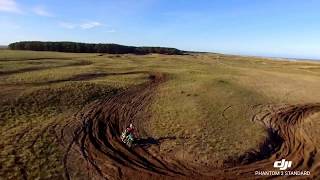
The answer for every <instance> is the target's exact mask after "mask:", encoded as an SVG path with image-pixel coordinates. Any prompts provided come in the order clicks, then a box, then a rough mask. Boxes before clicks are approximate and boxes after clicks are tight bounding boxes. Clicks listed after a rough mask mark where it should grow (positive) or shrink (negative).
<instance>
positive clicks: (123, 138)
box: [121, 131, 134, 148]
mask: <svg viewBox="0 0 320 180" xmlns="http://www.w3.org/2000/svg"><path fill="white" fill-rule="evenodd" d="M126 134H127V132H126V131H124V132H123V133H122V134H121V141H122V142H123V143H124V144H126V145H127V146H128V147H129V148H131V147H132V145H133V142H134V138H133V135H132V134H129V135H127V136H126Z"/></svg>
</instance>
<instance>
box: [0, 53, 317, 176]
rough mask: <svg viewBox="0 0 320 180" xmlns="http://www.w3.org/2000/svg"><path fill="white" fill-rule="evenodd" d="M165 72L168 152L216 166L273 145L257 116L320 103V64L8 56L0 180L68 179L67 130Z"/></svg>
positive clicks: (156, 128) (0, 58) (217, 57)
mask: <svg viewBox="0 0 320 180" xmlns="http://www.w3.org/2000/svg"><path fill="white" fill-rule="evenodd" d="M146 72H161V73H164V74H166V75H167V81H166V82H165V83H163V84H161V85H160V88H159V89H158V90H157V92H156V94H155V95H154V102H153V103H152V105H151V106H150V107H149V108H148V109H147V110H146V112H147V114H148V115H149V119H148V121H145V122H144V127H145V128H146V129H145V130H146V131H147V133H148V134H149V135H150V136H152V137H155V138H160V137H168V136H175V137H181V138H178V139H177V140H172V141H165V142H164V143H162V144H161V146H160V152H162V153H164V154H170V155H172V156H174V157H176V158H177V159H181V160H183V161H188V162H193V163H199V164H211V163H216V162H222V161H223V160H225V159H227V158H229V157H237V156H239V155H241V154H242V153H244V152H246V151H248V150H249V149H251V148H257V146H258V145H259V143H260V142H261V141H262V140H263V138H264V137H265V136H266V132H265V131H264V129H263V128H262V127H261V126H260V125H258V124H255V123H253V122H251V121H250V117H251V115H252V114H251V112H250V110H249V109H250V106H253V105H256V104H270V103H272V104H284V103H289V104H297V103H312V102H319V101H320V93H318V90H319V89H320V83H319V82H320V64H319V63H316V62H306V61H305V62H302V61H301V62H298V61H297V62H293V61H292V62H289V61H272V60H267V59H263V58H249V57H240V56H228V55H222V54H191V55H183V56H167V55H157V54H152V55H144V56H137V55H104V54H73V53H57V52H32V51H10V50H0V96H1V99H0V136H1V137H0V153H1V154H0V164H1V166H0V177H6V178H7V179H18V178H20V177H23V176H27V177H28V178H30V179H35V178H60V177H61V176H62V166H63V164H62V158H61V156H62V151H61V149H62V148H63V147H61V146H60V145H59V141H58V139H57V138H56V133H55V132H50V131H46V129H47V127H48V126H50V125H51V124H53V123H55V124H56V123H58V125H57V127H56V128H57V129H59V127H62V126H63V125H64V123H65V122H66V121H68V119H70V117H71V116H72V115H73V114H74V113H76V112H78V111H79V110H80V109H81V108H83V107H84V106H85V105H86V104H88V103H90V102H92V101H94V100H96V99H103V98H106V97H109V96H112V95H114V94H116V93H117V92H120V91H122V90H124V89H126V88H129V87H131V86H134V85H138V84H141V83H143V82H146V81H147V80H148V73H146Z"/></svg>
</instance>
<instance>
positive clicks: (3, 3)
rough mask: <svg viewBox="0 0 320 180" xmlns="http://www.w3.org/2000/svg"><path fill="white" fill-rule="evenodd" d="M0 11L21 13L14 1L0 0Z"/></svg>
mask: <svg viewBox="0 0 320 180" xmlns="http://www.w3.org/2000/svg"><path fill="white" fill-rule="evenodd" d="M0 11H3V12H10V13H22V11H21V9H20V8H19V6H18V4H17V3H16V1H15V0H0Z"/></svg>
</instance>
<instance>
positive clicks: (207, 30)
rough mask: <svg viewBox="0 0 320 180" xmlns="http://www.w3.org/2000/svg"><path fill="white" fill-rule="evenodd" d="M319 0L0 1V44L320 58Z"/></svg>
mask: <svg viewBox="0 0 320 180" xmlns="http://www.w3.org/2000/svg"><path fill="white" fill-rule="evenodd" d="M319 8H320V1H319V0H67V1H66V0H0V44H1V45H7V44H9V43H12V42H16V41H25V40H40V41H76V42H88V43H118V44H124V45H135V46H166V47H175V48H179V49H183V50H194V51H209V52H219V53H227V54H240V55H253V56H269V57H288V58H311V59H320V11H319Z"/></svg>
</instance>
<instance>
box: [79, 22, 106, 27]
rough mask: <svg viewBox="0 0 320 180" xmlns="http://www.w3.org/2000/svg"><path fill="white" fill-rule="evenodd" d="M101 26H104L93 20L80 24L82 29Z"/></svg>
mask: <svg viewBox="0 0 320 180" xmlns="http://www.w3.org/2000/svg"><path fill="white" fill-rule="evenodd" d="M99 26H102V24H101V23H100V22H97V21H91V22H86V23H83V24H80V27H81V28H82V29H92V28H95V27H99Z"/></svg>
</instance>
